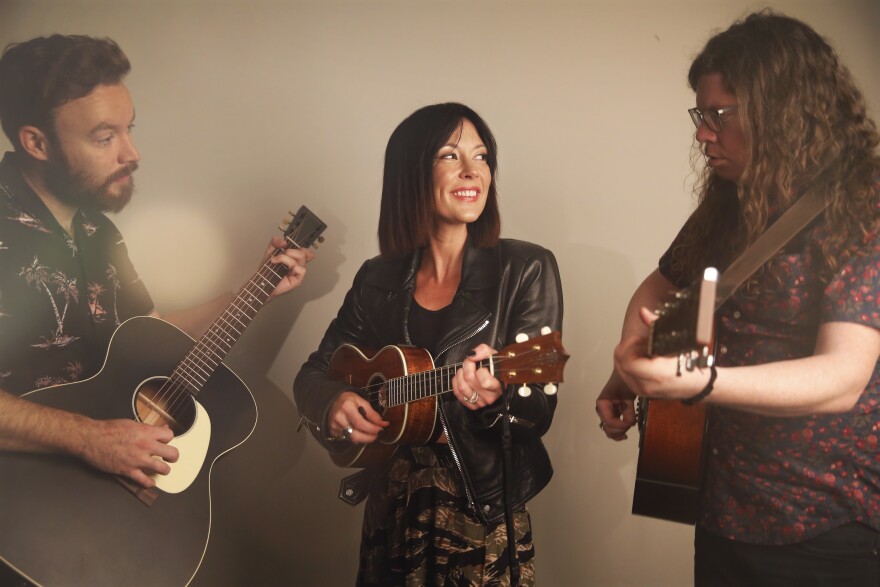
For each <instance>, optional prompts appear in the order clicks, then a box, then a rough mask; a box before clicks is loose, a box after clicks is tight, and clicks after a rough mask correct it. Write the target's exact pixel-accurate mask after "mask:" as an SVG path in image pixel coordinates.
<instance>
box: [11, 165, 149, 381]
mask: <svg viewBox="0 0 880 587" xmlns="http://www.w3.org/2000/svg"><path fill="white" fill-rule="evenodd" d="M73 230H74V237H73V238H71V237H70V235H68V234H67V232H66V231H65V230H64V229H63V228H61V226H60V225H59V224H58V222H57V221H56V220H55V217H54V216H53V215H52V213H51V212H49V209H48V208H46V206H45V204H43V201H42V200H41V199H40V198H39V197H38V196H37V195H36V194H35V193H34V192H33V190H32V189H31V188H30V186H28V185H27V183H26V182H25V181H24V179H23V178H22V176H21V174H20V173H19V171H18V168H17V167H16V165H15V155H14V154H12V153H7V154H6V156H5V157H4V158H3V161H2V162H0V389H3V390H5V391H8V392H10V393H13V394H18V395H20V394H22V393H25V392H27V391H30V390H32V389H36V388H38V387H45V386H47V385H55V384H58V383H65V382H69V381H76V380H79V379H83V378H86V377H90V376H92V375H94V374H95V373H96V372H97V371H98V370H99V369H100V367H101V365H102V364H103V362H104V356H105V354H106V350H107V344H108V342H109V340H110V336H111V335H112V334H113V331H114V330H115V329H116V327H117V326H118V325H119V324H120V322H122V321H124V320H126V319H127V318H130V317H132V316H137V315H144V314H149V313H150V312H151V311H152V309H153V302H152V300H151V299H150V296H149V294H148V293H147V290H146V288H145V287H144V285H143V283H141V281H140V279H139V278H138V276H137V273H136V272H135V270H134V267H132V265H131V261H130V260H129V258H128V251H127V249H126V247H125V243H124V241H123V240H122V236H121V235H120V234H119V231H118V230H117V229H116V226H114V225H113V223H112V222H111V221H110V220H109V219H108V218H107V217H106V216H105V215H103V214H101V213H99V212H94V211H88V210H80V211H79V212H77V213H76V215H75V216H74V219H73Z"/></svg>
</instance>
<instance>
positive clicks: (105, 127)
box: [89, 111, 137, 136]
mask: <svg viewBox="0 0 880 587" xmlns="http://www.w3.org/2000/svg"><path fill="white" fill-rule="evenodd" d="M136 114H137V113H136V112H134V111H132V113H131V120H130V121H129V123H128V124H127V125H126V128H131V126H132V125H133V124H134V119H135V116H136ZM117 128H118V127H117V126H116V125H115V124H110V123H109V122H99V123H98V124H97V125H95V127H94V128H92V130H90V131H89V136H92V135H94V134H95V133H99V132H101V131H104V130H116V129H117Z"/></svg>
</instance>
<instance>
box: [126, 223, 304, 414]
mask: <svg viewBox="0 0 880 587" xmlns="http://www.w3.org/2000/svg"><path fill="white" fill-rule="evenodd" d="M302 224H303V223H302V222H300V223H299V224H298V225H297V226H295V227H293V228H292V229H290V228H289V229H288V230H289V232H286V233H285V234H284V240H285V245H283V246H281V247H277V248H276V249H275V252H274V253H272V254H271V255H269V259H271V258H272V257H274V256H276V255H280V254H281V253H283V252H284V251H286V250H287V249H290V248H294V249H299V248H301V247H300V245H299V244H298V243H297V239H298V237H299V231H300V230H301V229H302ZM277 265H279V263H272V262H271V261H270V260H266V262H265V263H263V265H262V266H261V267H260V269H258V270H257V273H256V274H255V275H254V277H256V276H259V277H261V278H263V279H266V280H269V277H267V276H266V275H265V274H264V272H266V271H270V272H271V273H272V275H274V276H275V277H276V278H281V279H283V278H284V275H286V273H285V274H284V275H279V274H278V273H277V272H276V271H275V269H274V268H273V267H275V266H277ZM254 277H251V278H250V279H249V280H248V282H247V283H246V284H245V285H244V286H243V287H242V288H241V292H242V293H248V294H250V295H251V297H255V296H254V294H253V293H252V292H251V291H250V290H249V288H250V287H257V288H259V286H258V285H257V283H256V282H255V281H254ZM260 291H262V289H260ZM263 293H264V294H265V292H263ZM270 293H271V292H270ZM241 295H242V294H241V293H240V294H239V295H238V296H237V297H236V298H235V300H233V301H232V303H231V304H230V306H229V307H227V309H226V310H224V312H223V314H221V315H220V318H218V319H217V320H216V321H215V322H214V323H213V324H212V325H211V327H210V328H209V329H208V331H207V332H205V334H204V335H202V338H201V339H200V340H199V342H198V343H197V344H196V346H195V347H193V349H192V350H190V352H189V353H187V355H186V356H185V357H184V359H183V360H182V361H181V362H180V363H179V364H178V365H177V367H176V368H175V369H174V371H172V373H171V375H170V376H169V377H168V378H167V379H166V380H165V381H164V382H163V383H162V385H161V386H160V387H159V389H158V392H157V394H156V396H155V397H154V398H152V399H149V400H146V399H145V400H144V401H145V402H146V403H148V404H149V405H148V407H149V414H148V415H147V416H146V417H143V418H141V420H142V421H143V422H144V423H148V424H149V423H151V422H147V420H148V419H149V418H150V417H152V416H158V418H160V419H161V420H165V421H166V422H171V423H174V424H177V420H176V418H175V417H174V414H176V413H178V412H179V411H180V409H181V406H182V405H183V404H184V403H185V402H186V401H187V399H188V398H189V396H191V395H195V393H193V392H191V391H190V387H192V388H194V389H195V392H196V393H198V391H200V390H201V388H202V386H204V384H205V383H207V381H208V379H209V378H210V377H211V375H212V374H213V371H214V369H216V368H217V367H218V366H219V365H220V363H221V362H222V360H216V359H217V358H219V355H218V354H217V353H215V352H213V351H212V350H211V347H214V348H216V347H217V346H218V345H217V343H216V342H213V343H211V342H209V338H210V337H211V335H213V336H214V337H215V338H217V337H218V336H217V334H216V333H215V332H214V331H215V330H220V331H221V332H222V333H223V334H226V335H228V334H229V331H228V330H227V329H226V328H223V327H221V326H220V321H221V319H223V317H224V316H225V315H226V314H227V313H228V312H229V308H230V307H232V306H234V305H235V303H236V301H237V300H238V299H239V298H240V297H241ZM245 303H247V302H245ZM248 305H250V304H248ZM257 310H259V308H257ZM245 326H246V325H245ZM230 328H232V329H233V330H235V328H234V327H232V326H231V325H230ZM243 330H244V329H243V328H242V331H243ZM237 334H238V336H241V332H237ZM203 349H204V350H203ZM211 358H213V359H215V362H216V363H217V364H216V365H215V366H213V367H212V366H211V361H210V359H211ZM197 370H199V371H202V372H203V373H204V375H205V376H204V381H202V382H201V383H200V382H199V375H198V373H197ZM181 372H182V373H181ZM187 377H188V378H189V379H188V378H187Z"/></svg>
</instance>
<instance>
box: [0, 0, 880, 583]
mask: <svg viewBox="0 0 880 587" xmlns="http://www.w3.org/2000/svg"><path fill="white" fill-rule="evenodd" d="M765 5H766V4H758V3H754V2H751V1H744V0H729V1H726V2H721V1H718V0H699V1H696V0H677V1H675V0H670V1H656V2H654V1H647V0H642V1H639V0H621V1H617V2H614V1H601V0H585V1H581V2H574V1H571V2H564V1H560V0H555V1H543V2H538V1H531V2H528V1H470V2H461V1H457V0H453V1H447V2H427V1H421V0H409V1H403V0H398V1H383V2H367V1H361V2H357V1H351V2H340V1H333V0H330V1H320V0H303V1H285V2H282V1H276V2H272V1H267V0H252V1H245V0H226V1H220V0H216V1H195V0H167V1H162V0H156V1H134V0H114V1H112V2H108V1H85V0H69V1H61V0H58V1H54V2H53V1H46V0H0V43H2V44H3V45H5V44H6V43H8V42H12V41H22V40H26V39H29V38H31V37H34V36H37V35H45V34H51V33H55V32H62V33H85V34H92V35H99V36H110V37H112V38H114V39H115V40H117V41H118V42H119V43H120V45H121V46H122V47H123V49H124V50H125V51H126V53H127V54H128V56H129V58H130V59H131V61H132V64H133V70H132V73H131V74H130V75H129V77H128V79H127V81H126V83H127V84H128V86H129V88H130V89H131V91H132V94H133V96H134V100H135V106H136V110H137V121H136V125H137V128H136V130H135V140H136V144H137V146H138V148H139V149H140V151H141V154H142V157H143V159H142V162H141V168H140V170H139V171H138V172H137V174H136V178H137V186H138V189H137V193H136V196H135V199H134V201H133V203H132V204H131V206H130V207H129V208H128V209H127V210H125V211H124V212H123V213H121V214H120V215H119V216H117V217H116V222H117V223H118V225H119V226H120V228H121V229H122V231H123V234H125V235H126V239H127V242H128V246H129V250H130V253H131V256H132V258H133V260H134V263H135V266H136V267H137V268H138V270H139V272H140V274H141V276H142V278H143V279H144V281H145V282H146V283H147V286H148V287H149V288H150V291H151V292H152V294H153V297H154V299H155V301H156V303H157V306H158V308H159V310H160V312H161V311H164V312H168V311H170V310H174V309H179V308H182V307H186V306H189V305H192V304H194V303H197V302H199V301H203V300H205V299H208V298H210V297H213V295H215V294H216V293H217V292H218V291H220V290H223V289H227V290H228V289H232V288H234V287H236V286H238V285H240V284H241V283H242V282H243V281H244V280H246V279H247V278H248V277H249V276H250V275H251V274H252V273H253V271H255V270H256V267H257V264H258V260H259V257H260V254H261V252H262V251H263V249H264V247H265V245H266V242H267V241H268V239H269V236H270V235H271V234H273V232H277V230H276V229H274V227H275V226H277V225H278V223H279V222H280V221H281V219H282V217H283V216H284V214H285V213H286V211H287V210H289V209H294V210H295V209H296V208H297V207H298V206H299V205H300V204H305V205H307V206H309V207H310V208H311V209H312V210H313V211H314V212H315V213H317V214H318V215H319V216H320V217H321V218H322V219H323V220H324V221H325V222H326V223H327V224H328V225H329V228H328V230H327V234H326V237H327V241H326V243H325V244H324V245H323V246H322V248H321V249H320V250H319V256H318V258H317V259H316V260H315V261H314V262H313V263H312V264H311V265H310V266H309V276H308V280H307V283H306V284H305V285H304V286H303V287H302V288H300V289H299V290H297V291H295V292H294V293H293V294H292V295H289V296H287V297H285V298H282V299H281V300H277V301H275V302H273V303H271V304H270V305H269V306H267V307H266V308H265V309H264V310H263V312H262V314H261V315H260V316H259V317H258V318H257V319H256V320H255V322H254V324H253V325H252V326H251V328H250V329H249V330H248V331H247V332H246V333H245V335H244V336H243V338H242V340H241V341H240V343H239V345H238V346H237V347H236V348H235V349H234V351H233V353H232V355H231V356H230V358H229V363H230V364H231V365H232V366H233V368H234V369H235V370H236V371H237V372H238V373H239V375H241V376H242V377H243V378H244V379H245V381H246V382H248V383H249V385H250V387H251V389H252V391H253V393H254V395H255V396H256V398H257V401H258V404H259V407H260V421H259V424H258V427H257V430H256V432H255V434H254V436H253V437H252V438H251V440H250V441H249V442H248V443H247V444H245V445H244V446H242V447H241V448H239V449H238V450H237V451H235V452H233V453H232V454H230V455H229V456H228V457H227V458H225V459H224V460H223V461H221V463H220V465H218V467H217V468H216V470H215V477H214V480H215V491H214V510H215V512H214V513H215V515H214V528H213V533H212V538H211V542H210V546H209V549H208V553H207V556H206V558H205V561H204V564H203V567H202V569H201V571H200V573H199V574H198V575H197V576H196V580H195V581H194V584H195V585H199V586H215V585H261V584H262V585H315V586H319V585H320V586H334V585H350V584H352V583H353V580H354V575H355V570H356V564H357V548H358V542H359V531H360V521H361V509H362V508H361V507H358V508H351V507H349V506H347V505H344V504H343V503H342V502H341V501H339V500H337V499H336V491H337V484H338V481H339V479H340V478H341V477H343V476H344V475H345V474H347V471H345V470H341V469H338V468H336V467H334V466H333V465H332V464H331V463H330V461H329V458H328V457H327V456H326V454H324V453H323V452H322V451H321V450H320V449H319V447H318V446H317V444H316V443H315V442H314V441H313V439H312V438H311V437H310V435H308V434H307V433H306V432H302V433H300V434H297V433H296V425H297V415H296V410H295V407H294V404H293V402H292V399H291V381H292V380H293V377H294V375H295V374H296V372H297V370H298V369H299V366H300V364H301V363H302V362H303V361H304V360H305V358H306V356H307V354H308V353H309V352H310V351H311V350H313V349H314V348H315V347H316V346H317V343H318V341H319V340H320V337H321V335H322V334H323V331H324V329H325V328H326V326H327V324H328V323H329V321H330V319H331V318H332V317H333V316H334V315H335V312H336V310H337V309H338V307H339V305H340V303H341V301H342V298H343V296H344V294H345V292H346V290H347V289H348V287H349V285H350V283H351V279H352V277H353V276H354V273H355V271H356V270H357V268H358V267H359V266H360V264H361V262H362V261H363V260H364V259H365V258H367V257H370V256H373V255H374V254H376V252H377V245H376V237H375V231H376V224H377V219H378V210H379V206H378V203H379V194H380V187H381V186H380V183H381V173H382V158H383V152H384V147H385V143H386V141H387V138H388V136H389V135H390V133H391V131H392V130H393V129H394V127H395V126H396V125H397V124H398V123H399V122H400V121H401V120H402V119H403V118H404V117H406V116H407V115H408V114H409V113H410V112H412V111H413V110H415V109H416V108H418V107H420V106H423V105H426V104H431V103H435V102H441V101H448V100H454V101H461V102H464V103H466V104H468V105H469V106H471V107H473V108H474V109H475V110H477V111H478V112H480V113H481V114H482V115H483V117H484V118H485V119H486V120H487V121H488V123H489V125H490V126H491V127H492V129H493V131H494V132H495V134H496V137H497V139H498V142H499V146H500V173H499V175H498V178H497V180H498V182H499V187H500V196H501V209H502V216H503V222H504V235H505V236H508V237H514V238H520V239H525V240H530V241H535V242H538V243H541V244H543V245H544V246H546V247H548V248H550V249H551V250H553V251H554V252H555V253H556V256H557V258H558V260H559V265H560V269H561V271H562V278H563V285H564V293H565V306H566V308H565V310H566V311H565V328H564V341H565V345H566V347H567V349H568V351H569V352H570V354H571V356H572V358H571V360H570V361H569V363H568V366H567V369H566V382H565V383H564V384H563V385H562V386H561V390H560V393H559V410H558V411H557V415H556V419H555V422H554V425H553V427H552V429H551V430H550V432H549V433H548V434H547V436H546V444H547V447H548V449H549V451H550V453H551V456H552V458H553V462H554V465H555V470H556V474H555V476H554V478H553V481H552V482H551V484H550V485H549V487H548V488H547V489H546V490H545V491H544V492H542V493H541V494H540V495H539V496H538V497H537V498H536V499H534V500H533V502H532V503H531V505H530V509H531V512H532V519H533V523H534V538H535V543H536V546H537V557H538V558H537V564H538V581H539V584H541V585H549V586H567V585H572V586H574V585H600V586H606V585H607V586H612V585H632V586H645V585H652V586H653V585H657V586H664V585H666V586H679V585H687V584H689V583H691V563H692V556H693V548H692V537H693V531H692V529H691V528H689V527H687V526H683V525H678V524H672V523H667V522H661V521H656V520H651V519H645V518H639V517H635V516H632V515H631V514H630V513H629V511H630V503H631V499H632V487H633V480H634V475H635V462H636V456H637V442H636V439H635V436H636V435H635V434H633V435H631V437H630V439H629V440H628V441H626V442H623V443H619V444H615V443H612V442H610V441H607V440H605V438H604V435H603V434H601V433H600V431H599V429H598V425H597V424H598V422H597V419H596V416H595V413H594V400H595V396H596V394H597V393H598V391H599V389H600V388H601V386H602V384H603V383H604V381H605V379H606V378H607V376H608V373H609V369H610V368H611V353H612V350H613V348H614V346H615V344H616V342H617V339H618V335H619V328H620V322H621V317H622V314H623V311H624V308H625V307H626V303H627V301H628V299H629V296H630V294H631V292H632V291H633V289H634V288H635V287H636V285H637V284H638V283H639V282H640V281H641V279H642V278H643V277H644V276H645V275H647V274H648V273H649V272H650V271H651V270H652V269H653V268H654V267H655V266H656V261H657V258H658V257H659V255H660V253H661V252H662V251H663V249H664V248H665V247H666V245H667V244H668V243H669V242H670V240H671V239H672V237H673V236H674V235H675V233H676V231H677V229H678V227H679V226H680V224H681V223H682V221H683V220H684V219H685V217H686V216H687V214H688V212H689V211H690V210H691V209H692V207H693V197H692V195H691V185H692V183H693V178H694V174H693V172H692V168H691V164H690V161H691V159H692V157H693V152H692V150H691V148H692V139H693V131H694V128H693V125H692V124H691V122H690V119H689V118H688V115H687V112H686V110H687V108H689V107H691V106H693V103H694V98H693V94H692V92H691V91H690V90H689V89H688V87H687V84H686V79H685V77H686V72H687V68H688V66H689V64H690V61H691V59H692V58H693V56H694V55H695V54H696V52H698V51H699V49H700V48H701V47H702V45H703V44H704V43H705V41H706V40H707V39H708V37H709V36H710V34H711V33H712V32H713V31H715V30H718V29H721V28H726V27H727V26H728V25H729V24H730V23H731V22H732V21H733V20H734V19H735V18H737V17H740V16H743V15H744V14H746V13H747V12H749V11H751V10H754V9H757V8H760V7H763V6H765ZM772 6H773V7H774V8H776V9H778V10H781V11H783V12H785V13H787V14H790V15H792V16H796V17H798V18H801V19H803V20H805V21H806V22H808V23H809V24H811V25H812V26H814V27H815V28H816V29H817V30H818V31H819V32H820V33H822V34H823V35H825V36H826V37H827V38H829V39H830V40H831V42H832V44H833V45H834V46H835V47H836V48H837V50H838V52H839V53H840V55H841V57H842V59H843V61H844V63H846V64H848V66H849V67H850V69H851V70H852V71H853V73H854V75H855V77H856V79H857V80H858V82H859V85H860V87H861V89H862V90H863V92H864V93H865V95H866V97H867V100H868V102H869V105H870V107H871V111H872V112H873V115H874V118H875V119H876V118H877V115H878V111H877V108H878V106H880V72H878V68H877V64H876V58H877V55H880V41H878V38H877V31H878V30H880V3H878V2H877V1H876V0H834V1H832V0H826V1H818V0H813V1H810V0H800V1H798V0H786V1H780V2H775V3H773V4H772ZM0 143H2V144H0V147H3V148H4V149H6V148H8V143H7V142H6V141H5V138H4V140H3V141H0ZM145 352H149V349H145ZM167 539H168V540H174V539H175V537H174V536H173V535H170V536H168V537H167ZM96 556H102V555H101V554H98V553H96ZM107 556H124V547H121V549H120V552H119V553H107Z"/></svg>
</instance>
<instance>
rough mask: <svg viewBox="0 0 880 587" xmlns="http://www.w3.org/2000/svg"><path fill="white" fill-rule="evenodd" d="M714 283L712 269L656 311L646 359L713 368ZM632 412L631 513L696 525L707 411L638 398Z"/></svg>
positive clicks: (704, 457) (714, 278)
mask: <svg viewBox="0 0 880 587" xmlns="http://www.w3.org/2000/svg"><path fill="white" fill-rule="evenodd" d="M717 284H718V271H717V270H716V269H714V268H711V267H710V268H708V269H706V270H705V271H704V273H703V277H702V279H701V280H700V281H699V282H698V283H696V284H695V285H694V286H692V287H690V288H687V289H684V290H681V291H679V292H677V293H676V294H675V296H674V298H673V299H672V300H671V301H669V302H667V303H666V304H665V305H664V306H663V307H662V308H660V309H659V310H658V311H657V314H658V318H657V320H655V321H654V323H653V324H651V328H650V332H649V334H648V355H649V356H677V357H678V358H679V369H692V368H694V367H700V368H705V367H708V366H710V365H712V363H713V362H714V360H715V357H714V350H713V342H714V329H713V325H714V314H715V302H716V299H715V298H716V295H715V294H716V288H717ZM636 412H637V423H638V428H639V433H640V438H639V461H638V467H637V469H636V485H635V493H634V495H633V506H632V512H633V513H634V514H639V515H642V516H649V517H653V518H660V519H664V520H670V521H673V522H682V523H685V524H694V523H695V522H696V520H697V512H698V509H699V502H700V493H701V491H702V487H703V478H704V474H705V470H704V469H705V460H706V455H705V450H706V439H705V432H706V425H707V422H708V421H707V419H706V408H705V406H703V405H702V404H695V405H691V406H687V405H684V404H683V403H681V402H680V401H668V400H648V399H645V398H639V400H638V405H637V409H636Z"/></svg>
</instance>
